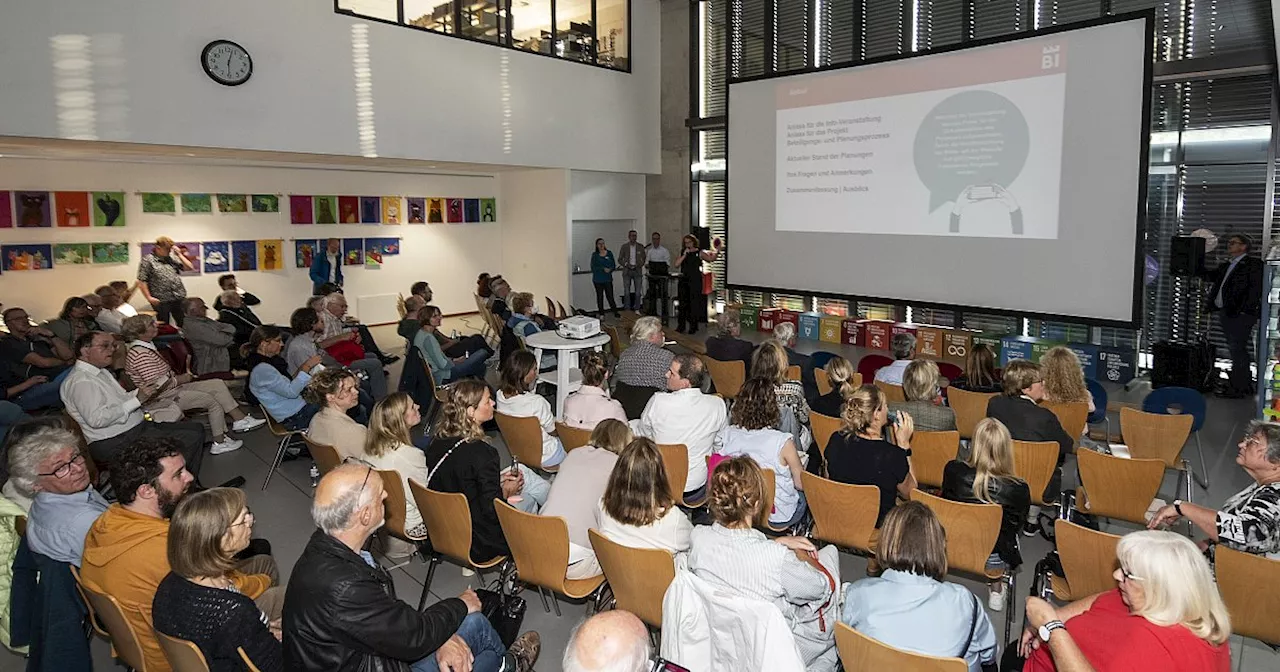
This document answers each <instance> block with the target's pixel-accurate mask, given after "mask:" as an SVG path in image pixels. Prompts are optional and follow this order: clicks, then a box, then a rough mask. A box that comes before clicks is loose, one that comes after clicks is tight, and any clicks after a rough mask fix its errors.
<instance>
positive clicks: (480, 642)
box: [410, 614, 507, 672]
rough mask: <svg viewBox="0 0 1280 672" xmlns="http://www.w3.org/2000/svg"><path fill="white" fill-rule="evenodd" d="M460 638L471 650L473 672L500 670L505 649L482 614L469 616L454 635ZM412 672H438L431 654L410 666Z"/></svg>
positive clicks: (438, 668)
mask: <svg viewBox="0 0 1280 672" xmlns="http://www.w3.org/2000/svg"><path fill="white" fill-rule="evenodd" d="M454 634H456V635H458V636H459V637H461V638H462V641H464V642H466V643H467V646H468V647H470V648H471V655H472V656H473V657H474V658H475V661H474V662H473V663H472V665H471V669H472V670H473V671H474V672H498V670H500V669H502V660H503V658H504V657H505V656H506V655H507V647H505V646H503V645H502V640H501V639H499V638H498V632H497V631H496V630H494V629H493V626H492V625H489V619H487V618H485V617H484V615H483V614H469V615H468V616H467V617H466V618H465V619H463V621H462V625H461V626H459V627H458V632H456V633H454ZM410 669H412V670H413V672H440V665H439V664H438V663H436V654H435V653H434V652H433V653H431V654H429V655H428V656H427V657H426V658H423V659H422V660H419V661H418V662H416V663H413V664H412V665H410Z"/></svg>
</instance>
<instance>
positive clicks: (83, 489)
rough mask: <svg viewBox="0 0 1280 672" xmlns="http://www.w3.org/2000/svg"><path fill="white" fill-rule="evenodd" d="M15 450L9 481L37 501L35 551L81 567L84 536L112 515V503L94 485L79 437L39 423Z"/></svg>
mask: <svg viewBox="0 0 1280 672" xmlns="http://www.w3.org/2000/svg"><path fill="white" fill-rule="evenodd" d="M14 439H15V440H14V441H13V442H12V443H11V444H10V445H9V447H8V450H9V482H11V483H13V484H14V486H15V487H16V488H17V489H18V491H19V492H21V493H23V494H25V495H27V496H29V497H31V498H32V501H31V510H30V511H29V512H28V513H27V543H28V544H29V545H30V546H31V550H32V551H35V552H36V553H39V554H41V555H44V556H46V557H48V558H50V559H52V560H56V561H57V562H69V563H71V564H73V565H75V566H76V567H79V566H80V557H81V556H82V555H83V554H84V535H85V534H88V532H89V528H90V527H91V526H92V525H93V521H95V520H97V519H98V516H99V515H101V514H102V512H103V511H106V510H107V500H106V499H105V498H103V496H102V495H101V494H99V493H98V491H97V490H95V489H94V488H93V486H92V485H91V484H90V482H89V468H88V467H87V466H85V459H86V455H85V454H84V453H83V452H81V450H80V442H79V441H78V440H77V439H76V437H75V435H74V434H72V433H71V432H69V431H67V430H66V429H63V428H62V427H61V426H57V425H54V424H38V425H37V426H36V427H34V428H33V429H32V430H31V431H30V432H24V433H23V435H22V436H15V437H14Z"/></svg>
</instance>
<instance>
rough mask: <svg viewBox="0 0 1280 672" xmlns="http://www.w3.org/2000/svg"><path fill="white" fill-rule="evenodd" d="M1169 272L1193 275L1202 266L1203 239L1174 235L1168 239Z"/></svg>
mask: <svg viewBox="0 0 1280 672" xmlns="http://www.w3.org/2000/svg"><path fill="white" fill-rule="evenodd" d="M1169 243H1170V244H1169V272H1170V273H1172V274H1173V275H1195V274H1196V273H1197V272H1199V271H1200V269H1202V268H1204V239H1203V238H1197V237H1195V236H1174V237H1173V239H1171V240H1170V241H1169Z"/></svg>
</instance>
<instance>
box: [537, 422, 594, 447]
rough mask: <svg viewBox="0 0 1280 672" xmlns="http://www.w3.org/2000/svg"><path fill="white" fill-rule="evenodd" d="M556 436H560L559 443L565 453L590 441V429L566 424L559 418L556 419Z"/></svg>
mask: <svg viewBox="0 0 1280 672" xmlns="http://www.w3.org/2000/svg"><path fill="white" fill-rule="evenodd" d="M556 436H558V437H560V444H561V445H563V446H564V451H565V452H566V453H567V452H569V451H571V450H573V449H574V448H581V447H583V446H585V445H587V444H588V443H591V430H589V429H582V428H581V427H574V426H572V425H566V424H564V423H563V422H560V421H559V420H557V421H556ZM539 440H541V437H539Z"/></svg>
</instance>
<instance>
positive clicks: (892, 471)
mask: <svg viewBox="0 0 1280 672" xmlns="http://www.w3.org/2000/svg"><path fill="white" fill-rule="evenodd" d="M841 419H842V420H843V421H844V422H843V426H842V427H841V428H840V431H837V432H836V433H834V434H832V435H831V440H830V441H828V442H827V452H826V456H827V476H828V478H830V479H831V480H833V481H836V482H838V483H849V484H852V485H874V486H876V487H878V488H880V512H879V514H877V516H876V527H880V523H881V522H883V521H884V514H886V513H888V512H889V509H892V508H893V505H894V503H895V501H896V498H897V497H902V498H903V499H909V498H910V497H911V491H912V490H914V489H915V488H916V474H915V470H914V469H913V468H912V466H911V452H910V451H911V434H912V431H913V428H914V423H913V422H912V420H911V415H910V414H909V413H901V414H899V416H898V418H897V421H896V422H894V423H893V424H892V425H889V405H888V404H887V403H885V398H884V392H881V391H880V388H878V387H876V386H875V385H863V386H862V387H860V388H858V390H857V391H856V392H854V393H853V396H851V397H849V399H848V401H846V402H845V404H844V412H843V413H842V415H841ZM886 425H888V427H886ZM886 430H887V431H886ZM886 434H888V435H889V437H890V438H892V439H893V443H890V442H888V441H886V440H885V435H886Z"/></svg>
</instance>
